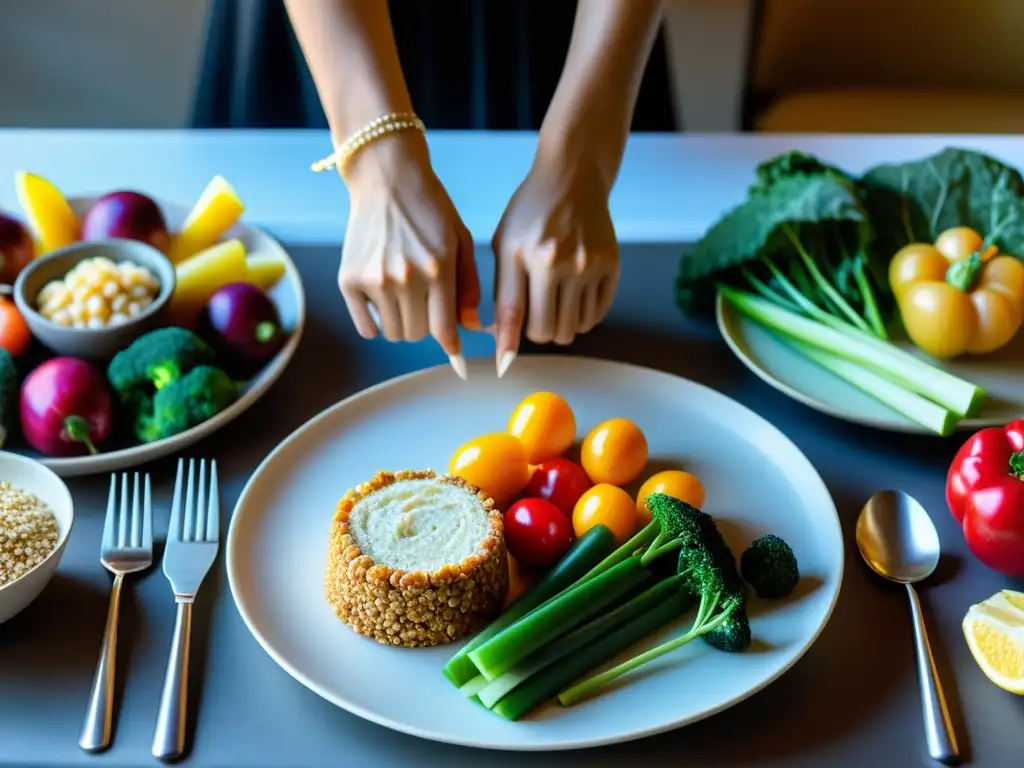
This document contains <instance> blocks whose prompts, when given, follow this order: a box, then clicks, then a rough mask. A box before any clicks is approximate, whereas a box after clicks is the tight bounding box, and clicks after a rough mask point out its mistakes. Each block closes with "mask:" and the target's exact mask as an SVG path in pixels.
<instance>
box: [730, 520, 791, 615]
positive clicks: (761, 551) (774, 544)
mask: <svg viewBox="0 0 1024 768" xmlns="http://www.w3.org/2000/svg"><path fill="white" fill-rule="evenodd" d="M740 573H741V574H742V575H743V579H744V580H745V581H746V582H747V583H748V584H750V586H751V587H753V588H754V592H755V594H756V595H757V596H758V597H760V598H766V599H773V598H781V597H786V595H788V594H789V593H790V592H792V591H793V589H794V588H795V587H796V585H797V582H798V581H799V580H800V568H799V566H798V565H797V562H796V555H794V554H793V550H792V549H790V546H789V544H787V543H786V542H785V541H783V540H782V539H781V538H780V537H778V536H776V535H775V534H772V533H769V534H767V535H765V536H762V537H761V538H759V539H757V540H756V541H754V542H753V543H752V544H751V545H750V546H749V547H747V549H746V551H745V552H744V553H743V555H742V556H741V557H740Z"/></svg>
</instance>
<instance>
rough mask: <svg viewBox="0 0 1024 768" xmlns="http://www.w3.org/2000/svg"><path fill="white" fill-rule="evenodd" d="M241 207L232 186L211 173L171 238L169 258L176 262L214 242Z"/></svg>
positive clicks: (189, 256) (238, 213) (237, 217)
mask: <svg viewBox="0 0 1024 768" xmlns="http://www.w3.org/2000/svg"><path fill="white" fill-rule="evenodd" d="M244 211H245V205H243V204H242V201H241V200H240V199H239V197H238V194H237V193H236V192H235V190H234V187H232V186H231V184H229V183H228V181H227V179H225V178H224V177H223V176H214V177H213V178H212V179H211V180H210V183H209V184H207V185H206V189H204V190H203V194H201V195H200V196H199V199H198V200H197V201H196V204H195V206H194V207H193V208H192V211H191V213H189V215H188V218H187V219H185V223H184V224H183V225H182V227H181V231H180V232H178V233H177V234H176V235H175V236H174V238H173V239H172V241H171V247H170V249H169V251H168V256H169V258H170V259H171V261H172V262H174V263H175V264H180V263H181V262H183V261H186V260H187V259H190V258H192V257H193V256H195V255H196V254H198V253H199V252H200V251H205V250H206V249H207V248H210V247H212V246H214V245H216V243H217V241H218V240H220V238H221V237H222V236H223V235H224V233H225V232H227V231H228V230H229V229H230V228H231V227H232V226H234V224H235V222H236V221H238V219H239V218H240V217H241V215H242V213H243V212H244Z"/></svg>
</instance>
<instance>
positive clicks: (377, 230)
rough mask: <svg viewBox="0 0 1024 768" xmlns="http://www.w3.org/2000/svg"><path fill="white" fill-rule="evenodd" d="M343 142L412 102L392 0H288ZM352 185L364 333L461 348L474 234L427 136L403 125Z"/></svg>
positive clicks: (474, 292)
mask: <svg viewBox="0 0 1024 768" xmlns="http://www.w3.org/2000/svg"><path fill="white" fill-rule="evenodd" d="M285 4H286V7H287V9H288V14H289V17H290V19H291V22H292V26H293V28H294V29H295V34H296V37H297V38H298V40H299V44H300V46H301V48H302V51H303V55H304V57H305V59H306V62H307V64H308V65H309V69H310V73H311V75H312V76H313V81H314V83H315V85H316V89H317V93H318V95H319V97H320V101H321V104H322V105H323V108H324V113H325V115H326V117H327V121H328V124H329V126H330V129H331V136H332V139H333V141H334V143H335V145H340V144H341V143H342V142H344V141H345V140H346V139H348V138H349V137H350V136H352V135H353V134H354V133H356V132H357V131H359V130H360V129H362V128H363V127H364V126H366V125H367V124H368V123H370V122H372V121H373V120H375V119H377V118H379V117H381V116H383V115H387V114H391V113H395V112H403V113H408V112H412V111H413V107H412V101H411V99H410V96H409V91H408V88H407V86H406V83H405V77H404V75H403V74H402V68H401V63H400V61H399V57H398V50H397V48H396V46H395V39H394V33H393V31H392V28H391V19H390V15H389V13H388V3H387V0H285ZM342 177H343V178H344V180H345V183H346V185H347V186H348V189H349V193H350V197H351V211H350V215H349V223H348V228H347V232H346V236H345V243H344V246H343V250H342V264H341V269H340V272H339V284H340V287H341V292H342V295H343V296H344V298H345V302H346V304H347V306H348V308H349V313H350V314H351V315H352V319H353V322H354V323H355V326H356V329H357V330H358V331H359V333H360V335H362V336H364V337H366V338H372V337H373V336H375V335H376V334H377V325H376V323H375V322H374V320H373V318H372V316H371V315H370V312H369V310H368V307H367V302H368V301H369V302H372V303H373V304H374V306H375V307H376V308H377V312H378V315H379V316H380V320H381V328H380V330H381V331H382V332H383V334H384V336H385V338H387V339H389V340H392V341H395V340H406V341H418V340H419V339H421V338H423V337H424V336H425V335H426V334H427V332H428V331H429V333H430V334H431V335H433V336H434V337H435V338H436V339H437V340H438V342H439V343H440V344H441V346H442V347H443V348H444V349H445V351H446V352H447V353H448V354H449V355H457V354H458V353H459V337H458V329H457V323H458V316H459V314H460V310H459V309H458V308H459V307H460V306H461V307H462V310H461V313H462V315H463V316H464V317H465V316H467V313H468V316H470V317H472V316H474V315H475V310H476V307H477V305H478V304H479V293H480V289H479V284H478V282H477V275H476V268H475V265H474V262H473V243H472V239H471V238H470V236H469V233H468V231H467V230H466V227H465V226H464V225H463V223H462V221H461V220H460V219H459V216H458V214H457V213H456V211H455V208H454V206H453V205H452V202H451V200H450V199H449V198H448V195H447V193H446V192H445V191H444V188H443V187H442V185H441V183H440V181H439V180H438V179H437V176H436V175H435V174H434V171H433V169H432V168H431V166H430V158H429V153H428V151H427V144H426V140H425V138H424V137H423V135H422V134H420V133H419V132H418V131H414V130H406V131H399V132H395V133H393V134H389V135H387V136H385V137H383V138H381V139H378V140H377V141H374V142H372V143H370V144H368V145H366V146H365V147H363V148H362V149H361V150H359V151H358V152H357V153H356V154H355V155H354V156H353V157H352V159H351V160H350V162H348V163H347V164H346V165H345V167H344V168H343V169H342Z"/></svg>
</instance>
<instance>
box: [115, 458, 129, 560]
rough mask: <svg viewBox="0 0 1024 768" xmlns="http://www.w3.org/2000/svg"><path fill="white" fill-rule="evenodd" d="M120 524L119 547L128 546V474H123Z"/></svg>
mask: <svg viewBox="0 0 1024 768" xmlns="http://www.w3.org/2000/svg"><path fill="white" fill-rule="evenodd" d="M117 522H118V533H117V546H119V547H127V546H128V473H127V472H122V473H121V516H120V519H119V520H118V521H117Z"/></svg>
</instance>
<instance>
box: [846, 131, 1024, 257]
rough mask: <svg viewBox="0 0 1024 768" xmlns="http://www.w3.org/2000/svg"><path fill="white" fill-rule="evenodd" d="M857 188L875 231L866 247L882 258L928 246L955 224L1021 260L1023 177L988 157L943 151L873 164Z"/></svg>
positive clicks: (952, 149)
mask: <svg viewBox="0 0 1024 768" xmlns="http://www.w3.org/2000/svg"><path fill="white" fill-rule="evenodd" d="M860 186H861V189H862V197H863V200H864V205H865V207H866V209H867V211H868V214H869V216H870V219H871V222H872V226H873V228H874V231H875V242H874V245H873V246H872V248H873V250H877V251H878V252H879V254H882V253H885V254H887V255H888V258H892V256H893V255H894V254H895V253H896V251H898V250H899V249H900V248H902V247H903V246H904V245H906V244H907V243H911V242H926V243H931V242H934V241H935V239H936V237H938V235H939V234H940V233H942V231H943V230H946V229H948V228H950V227H958V226H967V227H971V228H972V229H974V230H975V231H977V232H978V233H980V234H981V236H982V237H984V238H985V240H986V242H987V243H988V244H990V245H995V246H996V247H998V248H999V250H1000V251H1002V252H1004V253H1008V254H1011V255H1013V256H1016V257H1018V258H1024V178H1022V177H1021V174H1020V172H1019V171H1018V170H1016V169H1015V168H1012V167H1010V166H1008V165H1005V164H1003V163H1002V162H1000V161H999V160H997V159H995V158H993V157H990V156H988V155H985V154H982V153H980V152H976V151H973V150H967V149H961V148H957V147H949V148H946V149H943V150H942V151H940V152H938V153H936V154H934V155H931V156H929V157H925V158H922V159H920V160H915V161H912V162H908V163H898V164H897V163H886V164H882V165H878V166H875V167H874V168H871V169H870V170H869V171H868V172H867V173H866V174H864V177H863V178H862V179H861V182H860Z"/></svg>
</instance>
